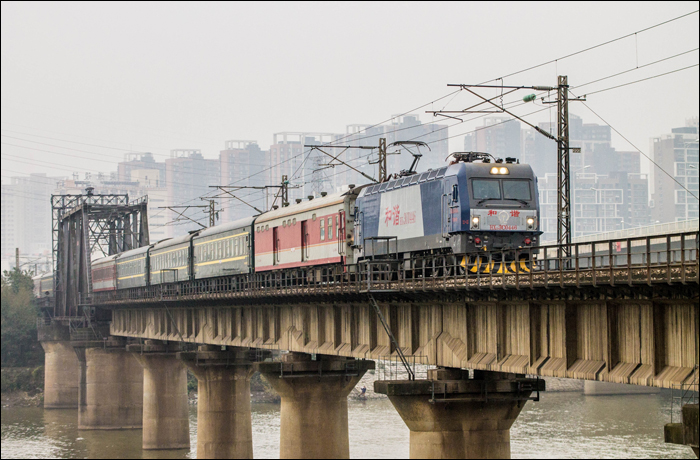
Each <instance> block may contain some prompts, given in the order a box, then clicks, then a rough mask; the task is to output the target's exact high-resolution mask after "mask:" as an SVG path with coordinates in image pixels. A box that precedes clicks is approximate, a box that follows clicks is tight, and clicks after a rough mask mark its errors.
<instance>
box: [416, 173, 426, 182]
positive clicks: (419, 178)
mask: <svg viewBox="0 0 700 460" xmlns="http://www.w3.org/2000/svg"><path fill="white" fill-rule="evenodd" d="M427 178H428V173H427V172H424V173H422V174H421V175H420V176H419V177H418V182H425V180H426V179H427Z"/></svg>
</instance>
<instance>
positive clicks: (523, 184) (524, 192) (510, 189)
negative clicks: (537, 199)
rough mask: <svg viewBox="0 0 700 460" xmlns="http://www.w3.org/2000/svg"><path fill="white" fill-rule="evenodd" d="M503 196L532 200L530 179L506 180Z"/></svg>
mask: <svg viewBox="0 0 700 460" xmlns="http://www.w3.org/2000/svg"><path fill="white" fill-rule="evenodd" d="M503 198H506V199H515V200H525V201H530V199H531V198H532V196H531V195H530V181H529V180H504V181H503Z"/></svg>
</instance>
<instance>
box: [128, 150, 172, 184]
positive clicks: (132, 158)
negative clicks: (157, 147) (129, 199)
mask: <svg viewBox="0 0 700 460" xmlns="http://www.w3.org/2000/svg"><path fill="white" fill-rule="evenodd" d="M133 170H156V171H157V172H158V174H157V175H154V174H151V177H149V179H148V180H150V181H151V182H153V181H156V184H155V187H160V186H164V185H165V163H164V162H156V160H155V158H153V154H152V153H150V152H144V153H126V154H124V161H121V162H119V165H118V166H117V175H118V178H119V180H121V181H130V180H131V172H132V171H133Z"/></svg>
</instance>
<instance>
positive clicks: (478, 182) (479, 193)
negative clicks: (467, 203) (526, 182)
mask: <svg viewBox="0 0 700 460" xmlns="http://www.w3.org/2000/svg"><path fill="white" fill-rule="evenodd" d="M472 196H473V197H474V199H475V200H486V199H494V200H500V199H501V187H500V185H499V181H498V180H494V179H473V180H472Z"/></svg>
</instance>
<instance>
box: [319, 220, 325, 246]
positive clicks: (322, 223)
mask: <svg viewBox="0 0 700 460" xmlns="http://www.w3.org/2000/svg"><path fill="white" fill-rule="evenodd" d="M320 220H321V241H323V240H325V239H326V236H325V228H324V225H325V223H326V221H325V219H320Z"/></svg>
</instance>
